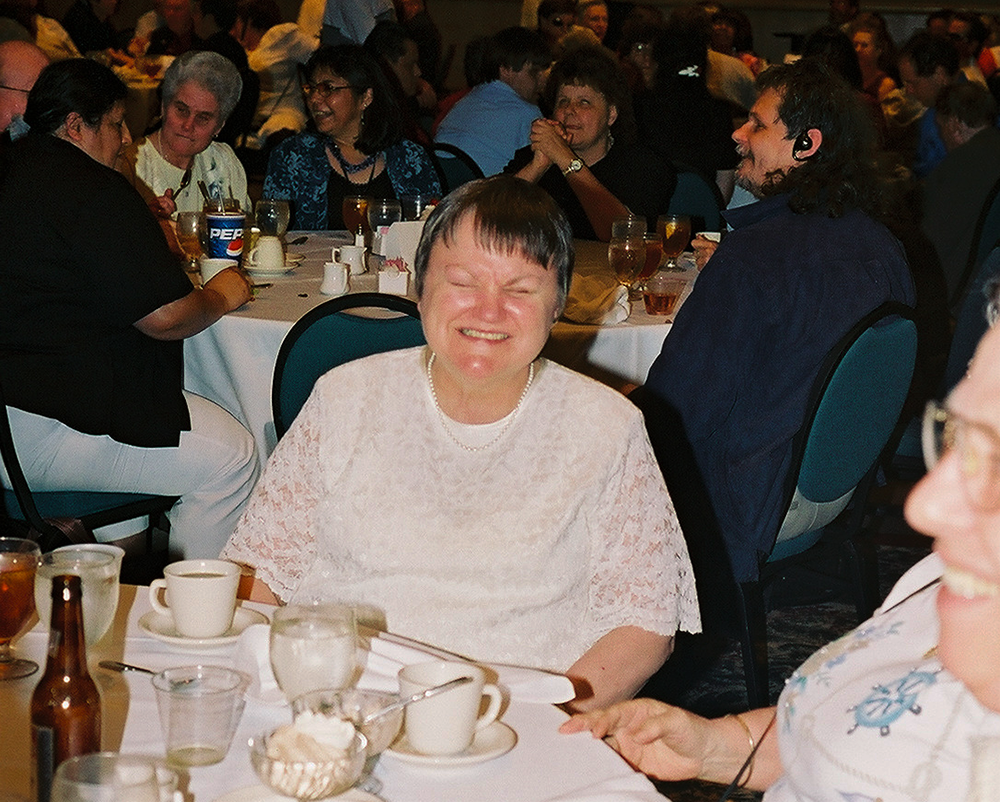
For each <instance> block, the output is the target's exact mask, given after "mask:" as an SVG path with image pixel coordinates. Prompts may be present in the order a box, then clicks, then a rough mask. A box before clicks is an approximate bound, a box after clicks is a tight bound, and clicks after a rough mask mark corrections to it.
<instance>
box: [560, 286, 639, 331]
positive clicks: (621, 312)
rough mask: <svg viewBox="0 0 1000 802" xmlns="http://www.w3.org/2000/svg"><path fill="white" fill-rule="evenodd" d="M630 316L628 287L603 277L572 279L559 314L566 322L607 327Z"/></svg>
mask: <svg viewBox="0 0 1000 802" xmlns="http://www.w3.org/2000/svg"><path fill="white" fill-rule="evenodd" d="M631 313H632V304H631V303H630V302H629V299H628V287H623V286H622V285H621V284H619V283H618V282H617V281H616V280H614V279H613V278H611V277H610V276H605V275H603V274H595V275H590V276H583V275H575V276H573V286H572V287H571V289H570V293H569V297H568V298H567V299H566V309H565V310H564V311H563V317H564V318H566V319H567V320H571V321H572V322H574V323H589V324H591V325H594V326H610V325H613V324H615V323H622V322H623V321H625V320H627V319H628V316H629V315H630V314H631Z"/></svg>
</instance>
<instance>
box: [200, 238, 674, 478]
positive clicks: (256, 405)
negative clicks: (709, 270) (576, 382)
mask: <svg viewBox="0 0 1000 802" xmlns="http://www.w3.org/2000/svg"><path fill="white" fill-rule="evenodd" d="M297 236H308V240H307V241H306V242H305V243H303V244H301V245H292V246H290V247H289V250H290V251H292V252H297V253H301V254H303V255H304V256H305V257H306V259H305V262H304V263H303V265H302V266H301V267H299V268H297V269H296V270H294V271H293V272H291V273H289V274H287V275H284V276H280V277H278V278H270V277H269V278H257V279H255V280H256V281H258V282H270V283H271V284H272V286H270V287H267V288H265V289H262V290H260V291H259V293H258V296H257V299H256V300H255V301H254V302H253V303H250V304H247V305H246V306H245V307H243V308H242V309H239V310H237V311H236V312H233V313H231V314H228V315H226V316H225V317H223V318H222V319H221V320H219V321H218V322H217V323H215V325H213V326H210V327H209V328H207V329H206V330H205V331H203V332H201V333H200V334H198V335H196V336H194V337H190V338H188V339H187V340H185V341H184V372H185V380H184V385H185V387H186V389H188V390H190V391H192V392H194V393H197V394H199V395H202V396H204V397H206V398H208V399H211V400H212V401H215V402H216V403H218V404H220V405H221V406H222V407H224V408H225V409H227V410H228V411H229V412H231V413H232V414H233V415H234V416H235V417H236V418H237V419H238V420H239V421H240V422H241V423H242V424H243V425H244V426H246V427H247V428H248V429H249V430H250V433H251V434H252V435H253V436H254V440H255V441H256V442H257V449H258V456H259V458H260V460H261V463H262V464H263V463H264V462H266V461H267V457H268V456H269V455H270V453H271V451H272V450H273V449H274V446H275V444H276V442H277V439H276V437H275V433H274V421H273V419H272V417H271V379H272V376H273V373H274V362H275V358H276V357H277V354H278V349H279V347H280V346H281V341H282V339H284V336H285V335H286V334H287V333H288V330H289V329H290V328H291V327H292V324H293V323H294V322H295V321H296V320H298V319H299V318H300V317H302V316H303V315H304V314H305V313H306V312H308V311H309V310H310V309H312V308H313V307H315V306H318V305H319V304H321V303H323V302H324V301H326V300H328V296H325V295H322V294H320V292H319V285H320V282H321V280H322V276H323V262H324V261H326V260H328V259H329V258H330V249H331V245H332V244H333V242H334V239H333V237H332V235H331V234H329V233H323V232H291V233H289V234H288V235H287V238H288V239H289V240H294V239H295V238H296V237H297ZM576 249H577V267H576V272H577V275H590V274H592V273H594V272H595V271H608V270H609V268H608V266H607V245H606V244H604V243H600V242H586V241H577V242H576ZM377 284H378V282H377V278H376V276H374V275H372V274H370V273H368V274H362V275H360V276H352V277H351V292H364V291H375V290H376V289H377ZM411 284H412V282H411ZM411 292H412V286H411ZM571 294H572V289H571ZM670 320H671V319H670V318H664V317H654V316H650V315H647V314H646V311H645V309H644V308H643V305H642V302H641V301H640V302H637V303H635V304H634V305H633V309H632V314H631V315H630V316H629V318H628V320H626V321H625V322H623V323H618V324H615V325H611V326H593V325H579V324H574V323H567V322H559V323H557V324H556V326H555V328H554V329H553V330H552V336H551V338H550V340H549V343H548V345H546V347H545V350H544V351H543V354H544V355H545V356H547V357H549V358H550V359H553V360H555V361H556V362H559V363H560V364H562V365H566V366H567V367H570V368H573V369H574V370H578V371H580V372H581V373H584V374H586V375H589V376H592V377H594V378H596V379H599V380H601V381H604V382H606V383H608V384H610V385H612V386H621V385H624V384H626V383H633V384H642V383H643V382H644V381H645V380H646V373H647V371H648V370H649V366H650V365H651V364H652V363H653V360H654V359H655V358H656V357H657V355H658V354H659V353H660V347H661V346H662V344H663V338H664V337H666V335H667V332H668V331H669V330H670Z"/></svg>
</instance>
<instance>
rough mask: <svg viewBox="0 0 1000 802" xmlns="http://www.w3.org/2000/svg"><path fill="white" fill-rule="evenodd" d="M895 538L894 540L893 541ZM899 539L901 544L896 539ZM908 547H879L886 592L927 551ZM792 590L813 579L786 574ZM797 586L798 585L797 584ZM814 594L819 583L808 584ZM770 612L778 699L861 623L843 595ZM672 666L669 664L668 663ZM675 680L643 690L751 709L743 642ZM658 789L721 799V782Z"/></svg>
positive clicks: (687, 701)
mask: <svg viewBox="0 0 1000 802" xmlns="http://www.w3.org/2000/svg"><path fill="white" fill-rule="evenodd" d="M890 540H891V539H890ZM896 542H899V541H898V540H897V541H896ZM902 543H903V544H904V545H879V546H878V556H879V582H880V586H881V590H882V595H883V596H885V594H886V593H887V592H888V590H889V589H890V588H891V587H892V585H893V584H894V583H895V582H896V580H897V579H898V578H899V577H900V576H901V575H902V574H903V573H904V572H905V571H906V569H908V568H909V567H910V566H911V565H913V564H914V563H916V562H917V561H918V560H920V559H921V558H922V557H924V556H925V555H926V554H927V553H928V545H927V544H926V543H925V542H923V541H922V540H920V539H918V538H914V537H907V538H904V539H903V540H902ZM788 582H789V584H790V585H791V587H790V589H785V590H784V591H780V593H781V595H782V596H783V597H785V598H787V597H789V596H795V595H796V594H801V592H802V587H801V586H802V585H804V584H807V583H809V582H813V585H814V584H815V583H814V580H813V579H811V578H810V579H803V578H798V577H795V576H790V577H788ZM796 584H798V585H799V587H795V585H796ZM810 591H811V592H813V593H815V592H816V589H815V586H813V587H811V588H810ZM774 604H775V606H776V607H777V609H772V610H771V612H769V613H768V618H767V621H768V632H769V641H768V658H769V668H770V686H771V696H772V699H776V698H777V696H778V694H779V693H780V691H781V687H782V685H783V684H784V681H785V679H786V678H787V677H788V676H790V675H791V673H792V672H793V671H794V670H795V669H796V668H797V667H798V666H799V665H800V664H801V663H802V662H803V661H804V660H805V659H806V658H807V657H808V656H809V655H811V654H812V653H813V652H814V651H816V650H817V649H818V648H819V647H821V646H823V645H824V644H826V643H829V642H830V641H831V640H834V639H835V638H838V637H840V636H841V635H843V634H844V633H845V632H847V631H848V630H850V629H852V628H853V627H855V626H856V625H857V618H856V613H855V610H854V606H853V604H851V603H849V602H848V601H847V600H843V599H840V598H835V599H831V600H830V601H825V602H823V603H819V604H811V605H809V606H780V607H778V605H783V602H782V600H781V599H780V598H776V599H775V602H774ZM668 665H669V663H668ZM671 682H672V678H670V677H666V678H665V677H662V676H660V675H658V676H657V677H654V680H653V681H652V682H651V684H650V685H649V686H647V688H646V689H645V690H644V692H643V693H644V695H647V696H656V697H657V698H662V699H665V700H667V701H670V702H672V703H678V704H680V705H681V706H683V707H685V708H687V709H689V710H693V711H695V712H698V713H701V714H702V715H707V716H720V715H724V714H726V713H736V712H740V711H742V710H746V709H747V706H748V705H747V698H746V686H745V684H744V681H743V661H742V658H741V656H740V652H739V645H738V643H737V642H736V641H735V640H729V641H728V642H726V643H725V644H724V645H723V646H722V651H721V654H719V656H718V658H717V659H716V660H715V661H714V662H712V663H711V665H709V667H708V668H707V670H705V671H704V672H702V673H701V675H700V676H699V677H698V678H697V679H696V680H695V681H693V682H690V683H688V686H687V687H683V688H680V689H678V688H676V687H674V688H667V687H664V683H671ZM657 787H658V788H659V790H660V791H661V792H662V793H663V794H664V795H665V796H667V797H669V798H670V799H671V800H673V802H717V801H718V799H719V797H720V795H721V794H722V791H723V788H722V786H718V785H714V784H711V783H703V782H698V781H690V782H681V783H658V785H657ZM731 798H732V799H734V800H740V801H741V802H749V801H750V800H759V799H760V798H761V795H760V794H757V793H754V792H751V791H739V792H737V793H736V795H734V796H733V797H731Z"/></svg>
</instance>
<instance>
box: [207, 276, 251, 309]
mask: <svg viewBox="0 0 1000 802" xmlns="http://www.w3.org/2000/svg"><path fill="white" fill-rule="evenodd" d="M205 289H206V290H211V291H213V292H216V293H218V294H219V295H220V296H222V299H223V302H224V304H225V307H226V311H227V312H232V311H233V310H234V309H239V308H240V307H241V306H243V304H245V303H246V302H247V301H249V300H250V298H251V291H250V289H251V288H250V282H249V281H247V280H246V278H245V277H244V276H243V274H242V273H240V271H239V270H237V269H236V268H235V267H227V268H226V269H225V270H220V271H219V272H218V273H216V274H215V275H214V276H212V278H211V280H210V281H209V282H208V283H207V284H206V285H205Z"/></svg>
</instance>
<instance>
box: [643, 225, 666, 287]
mask: <svg viewBox="0 0 1000 802" xmlns="http://www.w3.org/2000/svg"><path fill="white" fill-rule="evenodd" d="M642 239H643V242H644V243H645V244H646V263H645V264H644V265H643V266H642V270H640V271H639V281H640V282H643V281H645V280H646V279H648V278H649V277H650V276H651V275H653V273H655V272H656V269H657V268H658V267H659V266H660V262H662V261H663V240H662V239H661V238H660V235H659V234H657V233H648V234H645V235H644V236H643V238H642Z"/></svg>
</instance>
